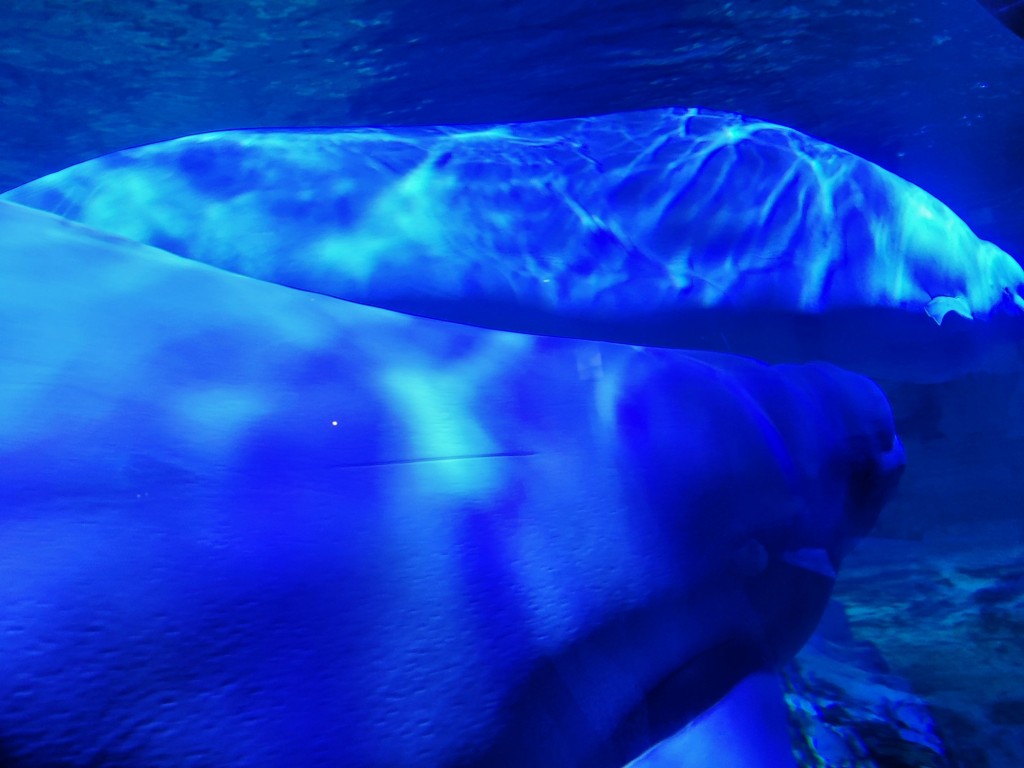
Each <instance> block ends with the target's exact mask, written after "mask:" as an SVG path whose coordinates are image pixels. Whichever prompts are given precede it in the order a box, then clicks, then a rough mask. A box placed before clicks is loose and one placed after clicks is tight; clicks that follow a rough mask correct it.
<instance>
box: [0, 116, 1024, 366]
mask: <svg viewBox="0 0 1024 768" xmlns="http://www.w3.org/2000/svg"><path fill="white" fill-rule="evenodd" d="M2 198H3V199H6V200H9V201H12V202H17V203H21V204H23V205H27V206H31V207H36V208H40V209H43V210H48V211H51V212H54V213H57V214H59V215H61V216H65V217H67V218H70V219H73V220H76V221H80V222H82V223H85V224H88V225H90V226H93V227H95V228H97V229H101V230H105V231H109V232H112V233H116V234H120V235H122V236H125V237H128V238H131V239H133V240H137V241H140V242H144V243H149V244H151V245H155V246H157V247H160V248H164V249H166V250H168V251H171V252H173V253H176V254H178V255H181V256H185V257H188V258H191V259H195V260H197V261H202V262H205V263H208V264H212V265H215V266H218V267H221V268H223V269H227V270H231V271H235V272H239V273H241V274H246V275H249V276H252V277H257V278H261V279H264V280H269V281H271V282H275V283H280V284H283V285H289V286H292V287H295V288H301V289H304V290H308V291H315V292H319V293H324V294H328V295H332V296H337V297H341V298H344V299H348V300H351V301H356V302H362V303H366V304H370V305H374V306H380V307H386V308H389V309H395V310H399V311H403V312H408V313H413V314H417V315H423V316H427V317H435V318H439V319H445V320H452V321H458V322H463V323H468V324H471V325H477V326H482V327H490V328H496V329H502V330H511V331H521V332H527V333H536V334H549V335H558V336H570V337H574V338H590V339H598V340H604V341H619V342H624V343H629V344H639V345H658V346H671V347H680V348H688V349H714V350H724V351H730V352H734V353H738V354H746V355H751V356H754V357H757V358H759V359H764V360H767V361H772V362H802V361H807V360H817V359H822V360H830V361H833V362H835V363H838V364H840V365H843V366H845V367H848V368H851V369H854V370H857V371H860V372H864V373H867V374H869V375H873V376H880V377H883V378H888V379H894V380H899V381H905V380H909V381H922V382H934V381H944V380H947V379H950V378H955V377H957V376H960V375H962V374H964V373H967V372H972V371H1004V370H1010V369H1012V370H1016V369H1017V368H1018V367H1019V365H1020V359H1021V353H1020V349H1019V347H1020V338H1021V335H1022V334H1021V328H1022V324H1024V319H1022V318H1024V310H1022V307H1024V299H1022V286H1024V271H1022V270H1021V267H1020V266H1019V265H1018V264H1017V262H1016V261H1014V259H1013V258H1011V257H1010V256H1009V255H1008V254H1006V253H1005V252H1003V251H1002V250H1000V249H999V248H998V247H997V246H995V245H993V244H992V243H989V242H985V241H982V240H980V239H979V238H978V237H976V236H975V235H974V233H973V232H972V231H971V230H970V229H969V228H968V227H967V225H966V224H965V223H964V222H963V221H962V220H961V219H960V218H959V217H958V216H957V215H956V214H955V213H954V212H953V211H951V210H950V209H949V208H948V207H947V206H945V205H944V204H943V203H941V202H940V201H939V200H937V199H935V198H934V197H932V196H931V195H929V194H928V193H926V192H925V191H923V190H922V189H920V188H919V187H916V186H914V185H913V184H910V183H909V182H907V181H905V180H903V179H901V178H899V177H898V176H896V175H894V174H892V173H890V172H888V171H886V170H884V169H882V168H880V167H879V166H877V165H874V164H872V163H870V162H868V161H866V160H864V159H862V158H859V157H857V156H856V155H853V154H851V153H849V152H846V151H844V150H842V149H839V148H837V147H834V146H832V145H829V144H826V143H824V142H821V141H818V140H815V139H813V138H811V137H809V136H807V135H805V134H802V133H800V132H799V131H796V130H793V129H791V128H787V127H784V126H780V125H776V124H772V123H769V122H766V121H763V120H758V119H755V118H750V117H744V116H740V115H735V114H727V113H721V112H712V111H708V110H704V109H682V108H675V109H657V110H650V111H642V112H631V113H621V114H611V115H601V116H597V117H585V118H576V119H565V120H552V121H545V122H524V123H513V124H507V125H472V126H439V127H392V128H329V129H282V130H276V129H257V130H237V131H225V132H219V133H208V134H199V135H194V136H187V137H184V138H180V139H174V140H171V141H166V142H162V143H158V144H153V145H148V146H142V147H137V148H133V149H127V150H124V151H120V152H115V153H113V154H110V155H106V156H103V157H99V158H96V159H94V160H90V161H87V162H84V163H81V164H79V165H76V166H73V167H71V168H68V169H65V170H63V171H59V172H57V173H54V174H52V175H50V176H47V177H44V178H42V179H38V180H36V181H33V182H30V183H28V184H26V185H23V186H21V187H19V188H16V189H14V190H10V191H8V192H7V193H5V194H4V195H3V196H2Z"/></svg>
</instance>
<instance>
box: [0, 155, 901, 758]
mask: <svg viewBox="0 0 1024 768" xmlns="http://www.w3.org/2000/svg"><path fill="white" fill-rule="evenodd" d="M623 140H624V141H625V140H627V139H626V138H624V139H623ZM573 151H574V152H575V151H576V150H573ZM400 155H401V152H398V156H400ZM441 160H442V159H441V158H438V160H437V163H440V162H441ZM375 162H384V161H383V160H377V161H375ZM394 162H399V159H397V158H396V159H395V160H394ZM437 163H435V165H436V164H437ZM208 170H210V169H208ZM481 172H483V171H481ZM155 191H156V188H154V192H155ZM238 194H239V195H242V194H244V193H243V192H242V191H241V190H239V192H238ZM339 215H340V213H339ZM197 242H198V241H197ZM268 252H269V251H268ZM283 264H284V262H283V261H282V265H283ZM304 270H305V267H299V268H298V273H300V274H303V273H304ZM0 284H2V285H3V286H4V290H3V291H0V338H2V339H3V344H2V345H0V509H2V514H0V551H2V552H3V553H4V556H3V559H2V562H0V603H2V605H3V606H4V609H3V611H0V660H2V661H0V757H2V762H3V764H4V765H5V766H12V768H35V767H37V766H50V765H82V764H102V765H118V766H146V767H147V768H161V767H162V766H180V765H185V764H197V765H241V764H248V765H260V766H269V767H273V766H282V767H284V766H295V765H303V766H353V767H362V766H381V765H386V766H394V767H396V768H400V767H401V766H416V767H417V768H419V767H422V766H481V767H483V766H526V765H543V766H551V767H557V766H593V767H598V766H623V765H625V764H627V763H629V762H630V761H632V760H637V759H639V760H640V761H641V764H646V765H656V764H658V763H656V762H654V761H656V760H660V759H661V757H664V755H665V754H666V753H664V752H660V753H659V748H660V747H661V748H667V746H674V745H675V746H677V745H678V742H677V741H675V740H674V739H675V738H676V737H673V734H680V735H679V736H678V738H682V739H684V741H685V745H686V749H687V750H689V754H701V753H702V752H701V750H703V753H707V751H708V750H709V749H716V750H718V752H717V754H718V755H719V756H720V757H722V758H723V759H726V758H727V757H728V756H729V754H730V750H733V751H734V752H735V754H737V755H738V754H743V755H744V756H745V757H744V760H745V762H743V763H742V764H743V765H750V766H765V767H766V768H767V766H783V765H786V764H790V763H791V762H792V755H791V754H790V753H789V751H788V743H787V742H786V739H785V738H783V739H781V742H780V739H779V738H778V732H777V731H776V732H774V734H773V733H771V732H770V729H769V731H766V730H765V729H760V728H758V727H756V726H757V723H758V722H759V718H760V717H761V714H763V712H762V710H763V706H764V701H765V695H766V693H767V694H770V693H771V691H770V690H769V689H770V684H766V683H765V681H769V682H770V680H771V673H772V670H774V669H775V668H776V667H777V666H778V665H779V664H781V663H783V662H784V661H785V660H786V659H788V658H789V657H790V656H791V655H792V654H793V653H794V652H795V651H796V649H797V648H799V646H800V645H801V643H802V642H803V641H804V640H805V639H806V637H807V636H808V634H809V633H810V632H811V630H812V629H813V627H814V625H815V623H816V621H817V619H818V617H819V615H820V613H821V611H822V609H823V606H824V603H825V601H826V599H827V597H828V594H829V591H830V588H831V585H832V583H833V580H834V578H835V572H836V569H837V568H838V567H839V566H840V564H841V562H842V559H843V557H844V555H845V554H846V553H847V551H848V550H849V548H850V547H851V546H852V544H853V543H854V542H855V541H856V540H857V539H858V538H860V537H862V536H864V535H865V534H866V533H867V531H868V530H869V529H870V528H871V526H872V525H873V523H874V522H875V518H876V517H877V515H878V514H879V510H880V509H881V508H882V506H883V505H884V504H885V503H886V501H887V500H888V499H889V498H890V496H891V495H892V493H893V491H894V489H895V487H896V485H897V483H898V480H899V477H900V475H901V473H902V470H903V463H904V459H903V450H902V446H901V443H900V441H899V439H898V437H897V436H896V434H895V430H894V426H893V419H892V415H891V412H890V409H889V406H888V404H887V402H886V399H885V397H884V395H883V394H882V392H881V391H880V389H879V388H878V387H877V386H876V385H875V384H874V383H872V382H871V381H870V380H868V379H867V378H864V377H862V376H861V375H859V374H855V373H851V372H847V371H844V370H842V369H839V368H837V367H835V366H833V365H831V364H828V363H810V364H800V365H788V364H780V365H768V364H765V363H761V362H757V361H754V360H752V359H749V358H744V357H740V356H734V355H729V354H723V353H716V352H699V351H698V352H687V351H682V350H677V349H666V348H654V347H647V346H640V345H624V344H617V343H611V342H607V341H600V340H585V339H572V338H562V337H558V336H550V335H529V334H523V333H514V332H509V331H502V330H494V329H486V328H480V327H474V326H471V325H466V324H458V323H453V322H447V321H440V320H436V319H429V318H424V317H418V316H414V315H410V314H406V313H399V312H396V311H393V310H389V309H384V308H379V307H373V306H365V305H360V304H356V303H352V302H348V301H342V300H339V299H337V298H334V297H330V296H325V295H321V294H315V293H310V292H307V291H300V290H295V289H293V288H289V287H286V286H283V285H280V284H277V283H276V282H269V281H267V280H256V279H253V278H251V277H247V276H245V275H240V274H235V273H232V272H229V271H227V270H224V269H218V268H216V267H214V266H210V265H208V264H204V263H200V262H199V261H196V260H189V259H183V258H180V257H179V256H177V255H174V254H172V253H169V252H166V251H163V250H160V249H158V248H156V247H153V246H149V245H144V244H141V243H139V242H135V241H131V240H127V239H124V238H122V237H120V236H118V235H115V234H111V233H110V232H104V231H99V230H96V229H93V228H90V227H88V226H85V225H82V224H78V223H75V222H72V221H69V220H67V219H64V218H61V217H59V216H56V215H54V214H51V213H48V212H44V211H39V210H35V209H32V208H28V207H24V206H21V205H18V204H15V203H11V202H0ZM777 693H778V692H777V691H776V695H777ZM745 704H746V705H747V708H746V709H744V705H745ZM723 707H726V709H725V710H723ZM723 711H724V712H726V713H727V714H728V716H729V717H727V718H725V721H726V722H733V721H731V720H729V718H730V717H738V718H740V719H739V720H738V721H736V722H740V723H741V724H742V725H743V727H738V728H733V729H732V730H731V731H730V740H729V744H728V745H723V744H718V745H717V746H716V742H714V741H711V740H709V739H711V738H713V736H714V734H720V733H721V727H722V722H723ZM759 713H761V714H759ZM702 724H703V725H707V726H713V727H712V731H711V733H712V736H709V737H707V738H702V736H701V733H702V728H701V725H702ZM716 728H717V730H716ZM666 739H668V741H666ZM652 748H653V750H654V751H652V752H648V751H647V750H650V749H652ZM659 755H661V757H659ZM645 761H646V762H645ZM734 764H741V763H739V762H734Z"/></svg>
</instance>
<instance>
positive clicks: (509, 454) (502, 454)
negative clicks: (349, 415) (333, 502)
mask: <svg viewBox="0 0 1024 768" xmlns="http://www.w3.org/2000/svg"><path fill="white" fill-rule="evenodd" d="M536 455H537V452H536V451H495V452H494V453H456V454H452V455H451V456H423V457H419V458H415V459H381V460H380V461H351V462H344V463H341V464H332V465H331V466H332V467H334V468H336V469H359V468H361V467H389V466H394V465H400V464H427V463H431V462H438V461H463V460H466V459H507V458H523V457H527V456H536Z"/></svg>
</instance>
